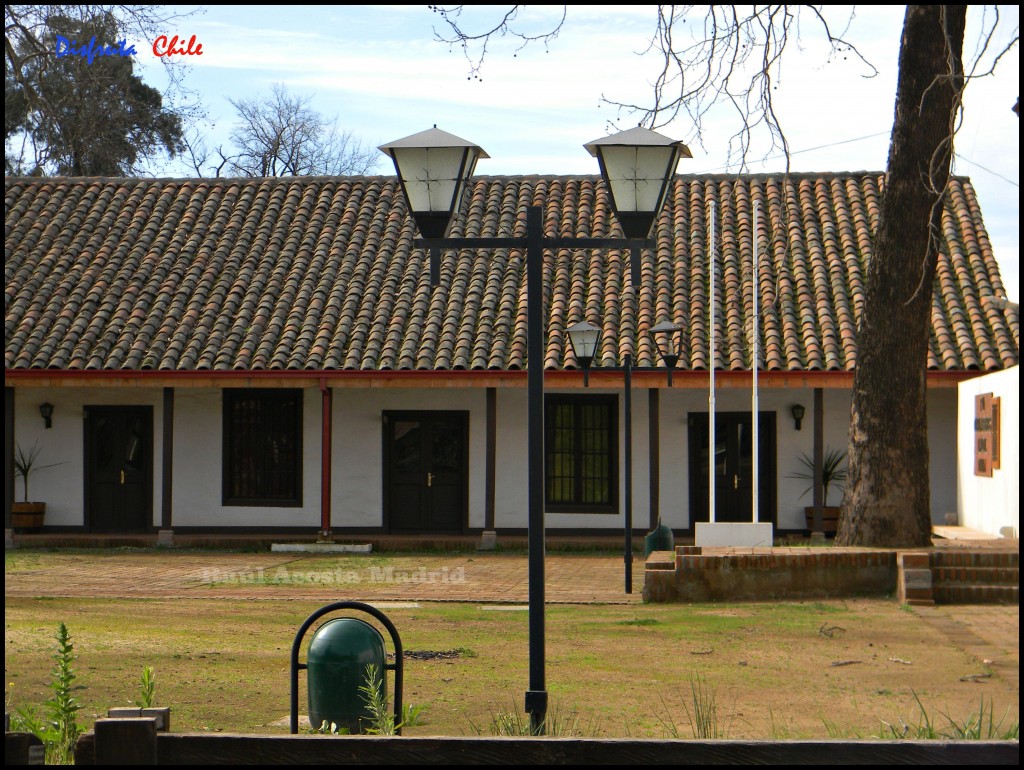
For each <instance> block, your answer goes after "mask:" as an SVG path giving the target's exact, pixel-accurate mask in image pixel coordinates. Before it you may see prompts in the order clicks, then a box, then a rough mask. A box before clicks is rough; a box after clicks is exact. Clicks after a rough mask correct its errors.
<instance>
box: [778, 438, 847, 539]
mask: <svg viewBox="0 0 1024 770" xmlns="http://www.w3.org/2000/svg"><path fill="white" fill-rule="evenodd" d="M800 465H801V466H802V469H801V470H800V471H798V472H797V473H794V474H793V475H792V476H790V478H793V479H803V480H805V481H808V482H810V484H809V486H808V487H807V489H805V490H804V491H803V494H801V495H800V499H801V500H802V499H803V498H805V497H806V496H807V494H808V493H813V492H814V458H813V457H811V456H809V455H807V454H803V453H802V454H801V455H800ZM843 481H846V452H845V451H840V450H838V449H827V450H826V451H825V455H824V457H822V460H821V488H822V489H821V491H822V495H821V500H822V503H823V505H822V509H821V528H822V531H823V532H826V533H830V534H834V533H835V531H836V529H837V528H838V525H839V506H838V505H829V504H828V492H829V489H830V488H831V487H832V486H833V485H835V486H837V487H838V488H839V490H840V492H842V489H843V487H842V483H841V482H843ZM804 515H805V516H806V517H807V529H808V530H810V531H812V532H813V531H814V506H813V505H810V506H807V507H806V508H804Z"/></svg>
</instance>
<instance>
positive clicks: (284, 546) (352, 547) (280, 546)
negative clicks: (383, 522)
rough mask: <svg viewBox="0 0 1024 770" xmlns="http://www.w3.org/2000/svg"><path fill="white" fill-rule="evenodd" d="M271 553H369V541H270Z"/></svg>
mask: <svg viewBox="0 0 1024 770" xmlns="http://www.w3.org/2000/svg"><path fill="white" fill-rule="evenodd" d="M270 550H271V551H272V552H273V553H370V552H371V551H372V550H373V546H372V545H371V544H370V543H272V544H271V545H270Z"/></svg>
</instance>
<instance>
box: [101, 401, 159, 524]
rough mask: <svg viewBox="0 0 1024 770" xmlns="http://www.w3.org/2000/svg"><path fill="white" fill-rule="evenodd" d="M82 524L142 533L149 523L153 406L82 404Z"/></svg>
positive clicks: (151, 515) (151, 485)
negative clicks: (84, 515)
mask: <svg viewBox="0 0 1024 770" xmlns="http://www.w3.org/2000/svg"><path fill="white" fill-rule="evenodd" d="M85 486H86V490H85V495H86V522H87V524H88V526H89V529H90V530H92V531H93V532H144V531H147V530H148V529H150V528H151V525H152V521H153V409H152V407H148V406H87V407H86V408H85Z"/></svg>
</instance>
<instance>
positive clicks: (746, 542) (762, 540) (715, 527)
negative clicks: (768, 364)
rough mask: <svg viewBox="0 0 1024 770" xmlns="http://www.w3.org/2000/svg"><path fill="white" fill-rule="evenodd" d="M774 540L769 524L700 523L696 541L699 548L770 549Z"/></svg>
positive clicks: (748, 522) (746, 522)
mask: <svg viewBox="0 0 1024 770" xmlns="http://www.w3.org/2000/svg"><path fill="white" fill-rule="evenodd" d="M772 538H773V533H772V525H771V523H769V522H760V521H758V522H751V521H743V522H733V521H716V522H708V521H698V522H697V532H696V535H695V537H694V541H695V543H696V545H699V546H726V547H730V546H731V547H735V548H770V547H771V546H772V545H773V544H774V542H773V539H772Z"/></svg>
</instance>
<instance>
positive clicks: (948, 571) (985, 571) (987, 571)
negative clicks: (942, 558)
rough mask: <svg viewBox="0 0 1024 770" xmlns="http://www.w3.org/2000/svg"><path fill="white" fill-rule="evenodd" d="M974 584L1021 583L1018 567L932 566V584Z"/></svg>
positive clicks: (1000, 584) (1007, 584)
mask: <svg viewBox="0 0 1024 770" xmlns="http://www.w3.org/2000/svg"><path fill="white" fill-rule="evenodd" d="M965 583H966V584H973V585H985V586H1017V585H1020V570H1019V569H1017V568H1016V567H932V585H934V586H936V587H937V586H942V585H950V584H955V585H959V584H965Z"/></svg>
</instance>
